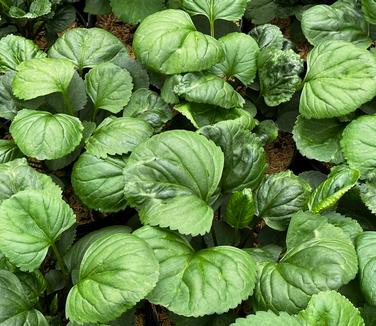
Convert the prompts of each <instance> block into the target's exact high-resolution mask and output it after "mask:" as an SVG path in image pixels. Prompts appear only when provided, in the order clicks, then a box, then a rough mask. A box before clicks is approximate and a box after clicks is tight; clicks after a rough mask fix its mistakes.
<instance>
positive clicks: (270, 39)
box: [249, 24, 284, 50]
mask: <svg viewBox="0 0 376 326" xmlns="http://www.w3.org/2000/svg"><path fill="white" fill-rule="evenodd" d="M249 35H250V36H252V37H253V38H254V39H255V40H256V42H257V44H258V46H259V48H260V49H264V48H273V49H277V50H282V46H283V43H284V37H283V34H282V32H281V30H280V29H279V27H278V26H276V25H272V24H264V25H259V26H256V27H254V28H253V29H252V30H251V31H250V32H249Z"/></svg>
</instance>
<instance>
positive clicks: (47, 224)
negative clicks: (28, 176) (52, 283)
mask: <svg viewBox="0 0 376 326" xmlns="http://www.w3.org/2000/svg"><path fill="white" fill-rule="evenodd" d="M75 222H76V219H75V216H74V213H73V211H72V209H71V208H70V207H69V205H68V204H67V203H65V201H64V200H63V199H61V198H60V196H59V197H58V196H56V195H55V194H48V193H47V192H46V191H41V190H24V191H21V192H18V193H17V194H15V195H14V196H12V197H11V198H9V199H7V200H4V201H3V203H2V204H1V211H0V227H1V230H2V232H1V234H0V250H1V252H3V253H4V254H5V255H6V256H7V257H8V259H9V260H10V261H11V262H12V263H14V264H15V265H17V266H18V267H19V268H20V269H21V270H23V271H33V270H35V269H37V268H38V267H39V266H40V265H41V264H42V262H43V260H44V258H45V257H46V255H47V251H48V248H49V247H50V246H51V245H54V243H55V241H56V240H57V239H58V237H59V236H60V235H61V234H62V233H63V232H64V231H65V230H67V229H69V228H70V227H71V226H72V225H73V224H74V223H75Z"/></svg>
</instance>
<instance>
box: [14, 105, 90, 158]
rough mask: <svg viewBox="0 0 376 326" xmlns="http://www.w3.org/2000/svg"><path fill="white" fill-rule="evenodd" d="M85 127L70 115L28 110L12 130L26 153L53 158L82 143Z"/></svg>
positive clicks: (16, 120)
mask: <svg viewBox="0 0 376 326" xmlns="http://www.w3.org/2000/svg"><path fill="white" fill-rule="evenodd" d="M83 129H84V127H83V125H82V123H81V121H80V120H79V119H78V118H75V117H72V116H70V115H66V114H62V113H58V114H51V113H49V112H45V111H35V110H27V109H25V110H21V111H19V113H18V114H17V115H16V117H15V118H14V120H13V121H12V124H11V126H10V129H9V130H10V132H11V134H12V137H13V138H14V141H15V142H16V144H17V146H18V147H19V148H20V149H21V151H22V152H23V153H24V154H25V155H27V156H30V157H34V158H37V159H38V160H46V159H47V160H52V159H57V158H60V157H63V156H64V155H67V154H69V153H70V152H72V151H73V150H74V149H75V148H76V147H77V146H78V145H79V144H80V141H81V138H82V131H83Z"/></svg>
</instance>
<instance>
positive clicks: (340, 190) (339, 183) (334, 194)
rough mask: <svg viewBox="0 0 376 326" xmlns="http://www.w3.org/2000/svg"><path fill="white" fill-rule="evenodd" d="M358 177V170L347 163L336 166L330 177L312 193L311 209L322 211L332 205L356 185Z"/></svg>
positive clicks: (317, 211)
mask: <svg viewBox="0 0 376 326" xmlns="http://www.w3.org/2000/svg"><path fill="white" fill-rule="evenodd" d="M358 179H359V171H358V170H355V169H352V168H349V167H348V166H346V165H343V166H336V167H334V168H333V169H332V170H331V171H330V174H329V175H328V178H327V179H326V180H325V181H324V182H322V183H321V184H320V185H319V186H318V187H317V188H316V189H315V191H314V192H313V193H312V194H311V196H310V198H309V201H308V208H309V210H310V211H311V212H313V213H321V212H322V211H324V210H326V209H328V208H330V207H332V206H333V205H335V204H336V202H337V201H338V200H339V199H340V198H341V197H342V196H343V195H344V194H345V193H346V192H347V191H349V190H350V189H351V188H352V187H353V186H354V185H355V183H356V182H357V181H358Z"/></svg>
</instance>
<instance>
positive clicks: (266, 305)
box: [255, 212, 358, 325]
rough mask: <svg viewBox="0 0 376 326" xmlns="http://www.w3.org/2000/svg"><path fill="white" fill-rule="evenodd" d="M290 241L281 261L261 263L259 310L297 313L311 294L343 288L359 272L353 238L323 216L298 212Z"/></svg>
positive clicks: (256, 295) (257, 299) (290, 230)
mask: <svg viewBox="0 0 376 326" xmlns="http://www.w3.org/2000/svg"><path fill="white" fill-rule="evenodd" d="M286 243H287V251H286V253H285V254H284V256H283V257H282V258H281V260H280V262H279V263H274V262H262V263H259V264H258V275H259V281H258V283H257V285H256V291H255V304H256V306H255V309H256V310H266V309H270V310H272V311H274V312H278V311H286V312H288V313H297V312H298V311H300V310H301V309H304V308H305V307H306V306H307V304H308V301H309V299H310V297H311V295H313V294H316V293H318V292H320V291H325V290H330V289H333V290H336V289H339V288H340V287H341V286H342V285H344V284H347V283H348V282H349V281H350V280H352V279H353V278H354V277H355V276H356V274H357V269H358V266H357V257H356V252H355V249H354V246H353V244H352V242H351V240H350V238H349V237H348V236H347V235H346V234H344V232H343V231H342V230H341V229H340V228H337V227H335V226H333V225H331V224H329V223H328V222H327V219H326V218H325V217H323V216H320V215H314V214H312V213H308V212H307V213H303V212H299V213H296V214H294V215H293V217H292V219H291V222H290V225H289V229H288V233H287V240H286ZM310 325H311V324H310Z"/></svg>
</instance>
